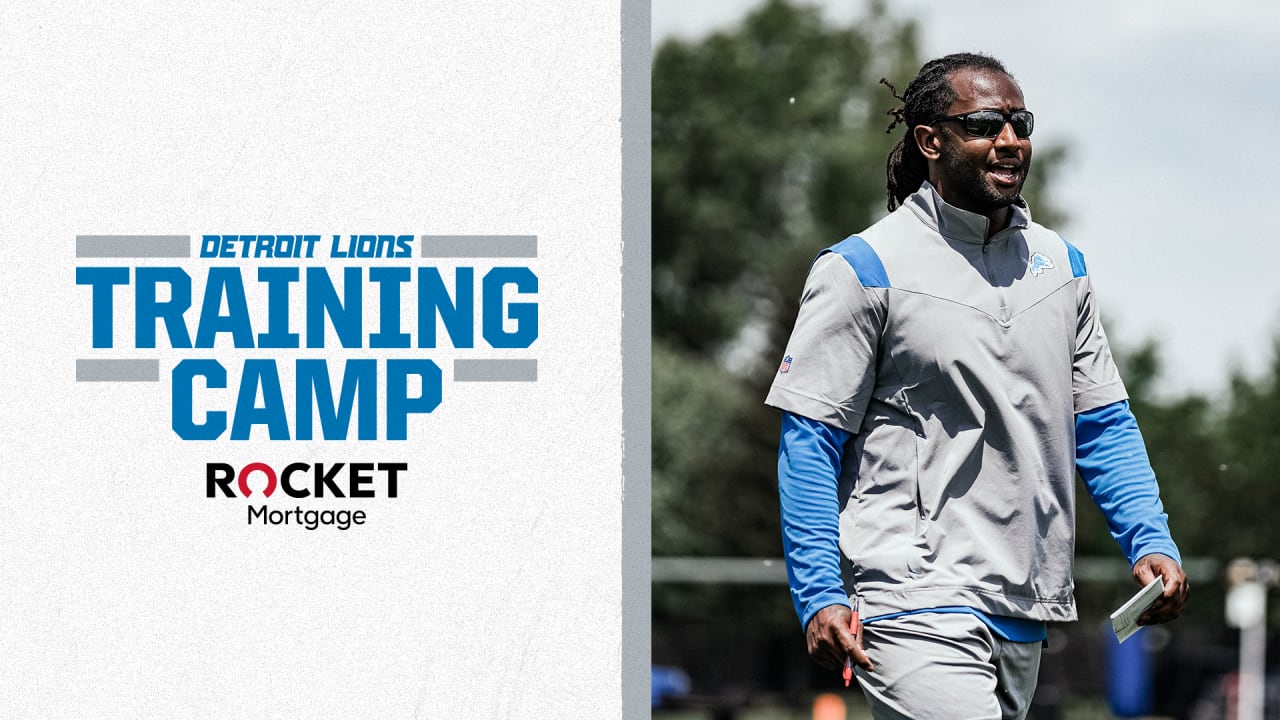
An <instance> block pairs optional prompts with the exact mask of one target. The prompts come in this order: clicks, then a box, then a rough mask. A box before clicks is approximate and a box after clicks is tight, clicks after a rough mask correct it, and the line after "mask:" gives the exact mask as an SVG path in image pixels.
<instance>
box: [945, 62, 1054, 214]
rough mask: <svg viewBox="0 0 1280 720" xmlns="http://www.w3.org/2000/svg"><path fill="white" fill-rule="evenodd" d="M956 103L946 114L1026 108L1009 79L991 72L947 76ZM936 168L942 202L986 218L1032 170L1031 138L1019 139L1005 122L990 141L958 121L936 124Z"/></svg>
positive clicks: (1016, 191)
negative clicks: (969, 130) (973, 133)
mask: <svg viewBox="0 0 1280 720" xmlns="http://www.w3.org/2000/svg"><path fill="white" fill-rule="evenodd" d="M951 87H952V88H953V89H954V90H955V93H956V99H955V101H954V102H952V103H951V107H949V108H948V109H947V112H946V115H948V116H950V115H960V114H963V113H968V112H972V111H974V110H999V111H1001V112H1005V113H1010V112H1013V111H1014V110H1025V109H1026V106H1025V105H1024V104H1023V99H1022V91H1021V90H1019V89H1018V86H1017V85H1016V84H1015V83H1014V82H1013V79H1012V78H1010V77H1009V76H1008V75H1005V74H1004V73H1002V72H998V71H993V70H973V69H961V70H957V71H955V72H953V73H952V74H951ZM933 129H934V130H935V131H936V132H937V137H938V142H939V145H938V152H939V157H938V170H939V171H940V173H941V177H940V178H939V179H940V180H941V184H942V187H941V188H939V192H940V193H941V194H942V197H943V199H945V200H946V201H947V202H949V203H951V204H952V205H955V206H956V207H959V208H962V209H964V210H968V211H970V212H975V213H978V214H981V215H988V216H990V215H991V214H992V213H993V212H995V211H997V210H999V209H1001V208H1005V207H1008V206H1009V205H1012V204H1013V203H1014V201H1015V200H1016V199H1017V197H1018V194H1019V193H1020V192H1022V184H1023V183H1024V182H1025V181H1026V179H1027V172H1028V171H1029V170H1030V169H1031V138H1029V137H1027V138H1019V137H1018V136H1017V135H1016V134H1015V133H1014V131H1013V126H1012V125H1011V124H1009V123H1005V125H1004V127H1003V128H1001V130H1000V133H999V134H998V135H997V136H996V137H994V138H983V137H974V136H972V135H969V134H968V133H966V132H965V130H964V125H963V123H961V122H958V121H946V122H936V123H934V125H933Z"/></svg>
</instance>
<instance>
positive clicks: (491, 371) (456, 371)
mask: <svg viewBox="0 0 1280 720" xmlns="http://www.w3.org/2000/svg"><path fill="white" fill-rule="evenodd" d="M453 380H454V382H537V381H538V361H537V360H454V361H453Z"/></svg>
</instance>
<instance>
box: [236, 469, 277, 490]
mask: <svg viewBox="0 0 1280 720" xmlns="http://www.w3.org/2000/svg"><path fill="white" fill-rule="evenodd" d="M255 470H257V471H258V472H261V473H262V474H263V475H266V476H267V489H266V490H263V491H262V494H263V495H265V496H267V497H271V493H273V492H275V491H276V471H275V470H272V469H271V466H270V465H268V464H266V463H260V462H256V463H249V464H248V465H245V466H244V468H242V469H241V470H240V476H239V478H238V479H239V481H240V494H241V495H244V496H245V497H249V496H250V495H252V494H253V491H252V490H250V489H249V473H251V472H253V471H255Z"/></svg>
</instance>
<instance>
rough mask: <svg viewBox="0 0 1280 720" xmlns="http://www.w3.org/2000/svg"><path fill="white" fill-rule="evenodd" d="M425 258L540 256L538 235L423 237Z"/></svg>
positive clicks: (423, 254) (421, 237)
mask: <svg viewBox="0 0 1280 720" xmlns="http://www.w3.org/2000/svg"><path fill="white" fill-rule="evenodd" d="M419 238H420V239H421V242H422V245H421V247H422V252H421V255H422V257H434V258H498V257H521V258H531V257H538V236H537V235H420V236H419Z"/></svg>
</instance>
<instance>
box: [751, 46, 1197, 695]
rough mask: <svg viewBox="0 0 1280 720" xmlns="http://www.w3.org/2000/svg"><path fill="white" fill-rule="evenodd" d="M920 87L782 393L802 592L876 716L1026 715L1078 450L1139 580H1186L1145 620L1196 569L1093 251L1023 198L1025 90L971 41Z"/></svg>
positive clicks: (801, 604)
mask: <svg viewBox="0 0 1280 720" xmlns="http://www.w3.org/2000/svg"><path fill="white" fill-rule="evenodd" d="M901 99H902V101H903V105H904V107H903V108H902V109H901V110H898V111H895V114H896V116H897V118H898V121H901V122H903V123H904V124H905V125H906V126H907V130H906V133H905V134H904V136H903V139H902V141H901V142H899V143H898V146H897V147H895V148H894V150H893V151H892V152H891V153H890V156H889V162H888V176H889V210H891V211H892V212H891V213H890V214H889V215H888V216H887V217H885V218H884V219H883V220H881V221H879V222H877V223H876V224H874V225H873V226H871V227H870V228H868V229H867V230H866V231H865V232H863V233H860V234H859V235H855V236H852V237H850V238H848V239H846V240H845V241H843V242H841V243H839V244H837V245H835V246H833V247H832V248H830V249H829V250H827V251H824V252H823V253H821V254H820V255H819V257H818V258H817V260H815V261H814V263H813V267H812V268H811V270H810V274H809V278H808V280H807V282H806V285H805V289H804V294H803V297H802V301H801V306H800V312H799V316H798V318H797V320H796V325H795V329H794V330H793V332H792V335H791V339H790V341H789V343H788V345H787V349H786V353H785V355H784V358H783V362H782V365H781V366H780V368H779V371H778V374H777V376H776V378H775V380H774V384H773V387H772V389H771V390H770V392H769V396H768V398H767V400H766V402H767V403H768V404H770V405H772V406H774V407H777V408H779V409H781V410H782V411H783V424H782V439H781V447H780V451H779V462H778V471H779V491H780V497H781V504H782V519H783V544H784V549H785V552H786V555H787V570H788V576H789V578H790V581H791V591H792V597H793V600H794V602H795V605H796V611H797V613H798V614H799V616H800V619H801V622H802V624H803V626H804V628H805V633H806V637H807V640H808V647H809V653H810V655H811V656H812V657H813V658H814V659H815V660H816V661H817V662H818V663H820V664H822V665H824V666H826V667H829V668H832V669H840V668H841V667H842V666H843V665H844V663H845V662H846V660H848V661H850V662H851V663H852V664H853V665H854V666H855V668H856V673H857V675H858V678H859V680H860V681H861V684H862V687H863V691H864V692H865V694H866V695H867V699H868V701H869V702H870V704H871V707H872V710H873V713H874V715H875V717H876V718H881V719H883V718H911V719H913V720H920V719H921V718H948V719H953V718H1022V717H1024V716H1025V715H1026V713H1027V710H1028V708H1029V706H1030V702H1031V696H1032V694H1033V692H1034V690H1035V682H1036V673H1037V670H1038V668H1039V663H1040V650H1041V646H1042V643H1043V641H1044V639H1045V622H1046V621H1065V620H1074V619H1075V618H1076V610H1075V601H1074V598H1073V597H1072V587H1073V586H1072V578H1071V569H1072V556H1073V550H1074V543H1075V538H1074V533H1075V527H1074V526H1075V521H1074V496H1075V474H1076V471H1077V469H1078V470H1079V472H1080V474H1081V477H1082V478H1083V479H1084V484H1085V487H1086V489H1087V491H1088V493H1089V495H1090V496H1091V497H1092V498H1093V500H1094V501H1095V502H1096V503H1097V504H1098V505H1099V507H1100V508H1101V509H1102V511H1103V513H1104V515H1105V516H1106V518H1107V521H1108V525H1109V527H1110V529H1111V532H1112V534H1113V535H1114V536H1115V537H1116V539H1117V541H1118V542H1119V543H1120V546H1121V549H1122V550H1123V552H1124V553H1125V555H1126V557H1127V558H1128V560H1129V561H1130V563H1131V565H1132V568H1133V576H1134V579H1135V580H1136V581H1137V582H1138V583H1140V584H1143V585H1145V584H1146V583H1147V582H1148V581H1150V580H1152V579H1154V578H1155V577H1156V576H1157V575H1159V576H1161V577H1163V579H1164V583H1165V590H1164V593H1163V595H1162V596H1161V597H1160V598H1159V599H1158V600H1157V601H1156V603H1155V604H1154V605H1153V606H1152V607H1151V608H1150V609H1149V610H1147V612H1146V613H1145V614H1144V615H1143V616H1142V618H1141V620H1140V622H1142V623H1158V622H1165V621H1168V620H1172V619H1173V618H1175V617H1177V616H1178V615H1179V613H1181V611H1182V607H1183V604H1184V603H1185V602H1186V598H1187V593H1188V584H1187V580H1186V576H1185V575H1184V574H1183V571H1182V568H1181V566H1180V562H1181V561H1180V558H1179V554H1178V549H1177V547H1176V546H1175V545H1174V543H1173V540H1172V538H1171V537H1170V535H1169V529H1168V523H1167V518H1166V516H1165V513H1164V509H1163V506H1162V504H1161V502H1160V498H1159V491H1158V488H1157V486H1156V482H1155V477H1154V475H1153V473H1152V472H1151V467H1150V463H1149V462H1148V460H1147V455H1146V450H1145V447H1144V446H1143V443H1142V438H1141V435H1140V434H1139V432H1138V428H1137V424H1136V423H1135V422H1134V420H1133V415H1132V414H1131V413H1130V411H1129V407H1128V402H1127V395H1126V393H1125V390H1124V385H1123V384H1122V382H1121V380H1120V377H1119V375H1118V374H1117V372H1116V368H1115V364H1114V362H1113V360H1112V357H1111V352H1110V350H1109V348H1108V346H1107V340H1106V336H1105V335H1104V333H1103V330H1102V326H1101V324H1099V321H1098V315H1097V309H1096V307H1095V305H1094V299H1093V292H1092V286H1091V284H1090V281H1089V276H1088V274H1087V272H1086V268H1085V263H1084V258H1083V256H1082V255H1081V254H1080V252H1079V251H1078V250H1076V249H1075V248H1074V247H1072V246H1071V245H1069V244H1067V243H1066V242H1065V241H1064V240H1063V239H1062V238H1061V237H1060V236H1058V235H1057V234H1056V233H1054V232H1052V231H1050V230H1048V229H1046V228H1044V227H1042V226H1040V225H1037V224H1035V223H1034V222H1032V221H1031V217H1030V213H1029V210H1028V209H1027V207H1026V205H1025V203H1024V202H1023V200H1022V198H1021V195H1020V192H1021V189H1022V185H1023V182H1024V181H1025V180H1026V177H1027V173H1028V171H1029V170H1030V168H1031V137H1030V136H1031V132H1032V129H1033V127H1034V117H1033V116H1032V114H1031V113H1030V112H1028V111H1027V109H1026V107H1025V103H1024V101H1023V96H1022V92H1021V90H1020V88H1019V87H1018V85H1017V83H1016V82H1015V81H1014V79H1013V78H1012V77H1011V76H1010V75H1009V74H1008V72H1006V71H1005V69H1004V67H1003V66H1002V65H1001V64H1000V62H999V61H997V60H995V59H993V58H990V57H986V56H983V55H972V54H958V55H949V56H946V57H943V58H940V59H937V60H933V61H931V62H929V63H927V64H925V66H924V67H923V68H921V70H920V73H919V75H917V77H916V78H915V80H913V81H912V82H911V84H910V85H909V86H908V87H907V88H906V91H905V92H904V93H903V97H902V98H901ZM896 124H897V121H895V125H896ZM892 127H893V126H890V129H892ZM842 576H843V577H842ZM851 603H857V605H858V606H859V609H860V614H861V619H862V624H863V625H865V629H862V630H861V631H860V632H859V633H858V636H857V637H855V635H854V634H852V633H851V632H850V620H851V612H850V605H851Z"/></svg>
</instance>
